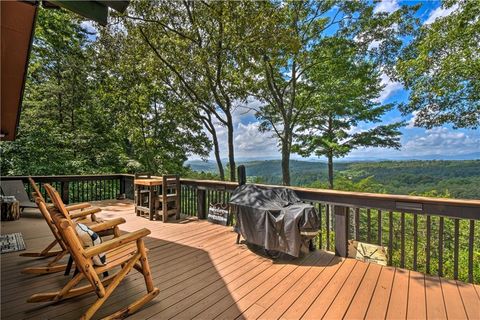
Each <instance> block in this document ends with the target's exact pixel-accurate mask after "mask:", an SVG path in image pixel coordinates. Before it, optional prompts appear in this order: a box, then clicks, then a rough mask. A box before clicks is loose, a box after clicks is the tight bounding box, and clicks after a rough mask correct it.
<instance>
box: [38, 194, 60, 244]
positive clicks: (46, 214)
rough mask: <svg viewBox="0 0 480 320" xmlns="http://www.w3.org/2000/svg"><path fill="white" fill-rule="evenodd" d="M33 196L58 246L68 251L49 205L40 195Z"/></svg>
mask: <svg viewBox="0 0 480 320" xmlns="http://www.w3.org/2000/svg"><path fill="white" fill-rule="evenodd" d="M33 196H34V198H35V203H36V204H37V206H38V208H39V209H40V213H41V214H42V216H43V218H44V219H45V221H46V222H47V225H48V227H49V228H50V230H51V231H52V233H53V236H54V237H55V240H57V242H58V244H59V245H60V247H62V249H63V250H67V247H66V245H65V243H64V242H63V239H62V237H61V235H60V233H59V232H58V229H57V227H56V226H55V223H54V221H53V218H52V216H51V214H50V211H49V209H48V207H47V204H46V203H45V200H44V198H43V197H39V196H38V193H36V192H34V193H33Z"/></svg>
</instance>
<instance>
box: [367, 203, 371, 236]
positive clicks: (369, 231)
mask: <svg viewBox="0 0 480 320" xmlns="http://www.w3.org/2000/svg"><path fill="white" fill-rule="evenodd" d="M371 218H372V217H371V213H370V209H367V242H368V243H370V234H371V232H372V223H371Z"/></svg>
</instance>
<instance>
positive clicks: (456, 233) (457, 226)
mask: <svg viewBox="0 0 480 320" xmlns="http://www.w3.org/2000/svg"><path fill="white" fill-rule="evenodd" d="M453 222H454V228H455V229H454V236H453V238H454V240H453V241H454V244H453V278H454V279H455V280H457V279H458V236H459V229H460V220H458V219H454V220H453Z"/></svg>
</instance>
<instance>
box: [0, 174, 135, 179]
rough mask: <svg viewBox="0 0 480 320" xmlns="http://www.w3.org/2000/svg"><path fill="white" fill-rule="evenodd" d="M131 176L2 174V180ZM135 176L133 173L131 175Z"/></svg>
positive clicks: (119, 175) (117, 175)
mask: <svg viewBox="0 0 480 320" xmlns="http://www.w3.org/2000/svg"><path fill="white" fill-rule="evenodd" d="M122 176H130V175H126V174H122V173H109V174H70V175H52V176H1V177H0V179H2V180H21V179H27V178H29V177H31V178H32V179H84V178H99V179H100V178H105V177H122ZM131 176H133V175H131Z"/></svg>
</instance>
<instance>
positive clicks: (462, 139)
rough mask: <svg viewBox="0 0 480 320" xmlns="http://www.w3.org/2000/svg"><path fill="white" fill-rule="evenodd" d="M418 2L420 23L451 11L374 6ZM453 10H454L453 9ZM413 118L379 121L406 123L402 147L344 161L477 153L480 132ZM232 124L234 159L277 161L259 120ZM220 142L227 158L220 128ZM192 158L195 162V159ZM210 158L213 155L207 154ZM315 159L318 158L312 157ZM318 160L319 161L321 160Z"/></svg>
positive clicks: (388, 86) (403, 96)
mask: <svg viewBox="0 0 480 320" xmlns="http://www.w3.org/2000/svg"><path fill="white" fill-rule="evenodd" d="M417 3H420V4H421V7H420V9H419V10H418V11H417V17H418V18H419V19H420V21H421V22H422V23H431V22H433V21H434V20H435V19H437V18H439V17H443V16H446V15H448V14H450V13H451V12H452V9H445V8H442V7H441V3H440V1H399V0H388V1H382V2H380V3H379V4H377V6H376V9H375V10H376V11H386V12H393V11H395V10H396V9H398V8H399V7H400V6H401V5H404V4H406V5H414V4H417ZM454 9H455V8H453V10H454ZM382 82H383V83H384V85H385V88H384V90H383V92H382V95H381V98H380V100H381V101H382V102H384V103H390V102H396V103H398V102H405V101H407V100H408V92H407V91H406V90H404V88H403V86H402V85H401V84H400V83H396V82H393V81H391V80H390V79H389V78H388V77H387V76H383V77H382ZM413 117H414V115H408V116H402V115H401V114H400V112H399V111H398V110H396V109H394V110H392V111H390V112H388V113H387V114H385V115H384V117H383V119H382V122H383V123H391V122H396V121H401V120H404V121H407V122H408V125H407V126H406V127H405V128H402V130H401V131H402V134H403V135H402V138H401V143H402V148H401V150H400V151H397V150H392V149H381V148H367V149H358V150H355V151H353V152H352V153H351V154H350V155H349V156H347V157H346V158H344V160H368V159H372V160H376V159H392V160H393V159H406V158H410V159H415V158H421V159H425V158H436V159H438V158H451V157H452V156H456V157H459V158H461V157H462V156H463V155H468V154H472V153H479V152H480V130H464V129H460V130H454V129H453V128H452V127H451V126H448V125H447V126H442V127H438V128H433V129H431V130H426V129H423V128H417V127H414V126H413V125H412V119H413ZM234 121H235V156H236V158H280V154H279V152H278V148H277V140H276V139H275V138H274V137H273V136H272V134H271V133H260V132H259V131H258V121H257V120H256V119H255V117H254V115H253V114H252V113H251V112H250V113H246V111H245V110H244V109H242V108H239V109H237V111H236V112H235V113H234ZM367 128H368V126H367V125H359V126H358V127H357V128H355V130H362V129H367ZM218 130H219V139H220V145H221V149H222V150H221V156H222V158H226V157H227V150H226V149H227V148H226V145H227V144H226V143H227V140H226V137H227V134H226V129H225V128H222V127H219V128H218ZM190 158H191V159H198V157H196V156H192V157H190ZM210 158H211V159H213V153H212V154H211V155H210ZM292 158H293V159H304V158H301V157H300V156H298V155H295V154H294V155H292ZM311 159H318V158H311ZM320 160H322V159H321V158H320Z"/></svg>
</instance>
